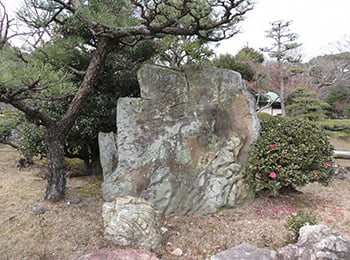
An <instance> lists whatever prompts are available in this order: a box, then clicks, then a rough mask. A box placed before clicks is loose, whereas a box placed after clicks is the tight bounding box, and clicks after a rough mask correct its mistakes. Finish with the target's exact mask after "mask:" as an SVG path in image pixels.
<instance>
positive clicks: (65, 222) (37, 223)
mask: <svg viewBox="0 0 350 260" xmlns="http://www.w3.org/2000/svg"><path fill="white" fill-rule="evenodd" d="M335 146H336V148H337V149H339V150H350V144H349V143H347V144H346V143H343V142H340V143H339V144H335ZM340 146H342V147H340ZM18 159H19V155H18V154H17V153H16V152H15V151H14V150H13V149H12V148H10V147H7V146H1V145H0V259H11V260H12V259H15V260H17V259H18V260H19V259H21V260H22V259H23V260H24V259H55V260H60V259H62V260H63V259H64V260H66V259H75V258H77V257H78V256H81V255H83V254H86V253H89V252H91V251H96V250H99V249H102V250H103V249H106V250H113V249H116V247H115V246H113V245H111V244H110V243H108V242H107V241H105V240H104V239H103V222H102V216H101V209H102V204H103V201H102V199H101V194H100V184H101V180H100V179H99V178H97V177H91V176H90V177H80V178H72V179H68V180H67V200H66V201H65V202H60V203H55V204H52V203H48V202H45V201H44V200H43V194H44V192H45V187H46V181H45V180H43V179H42V177H41V176H42V174H43V171H44V168H42V167H39V166H35V167H33V168H31V169H26V170H19V169H16V168H15V162H16V160H18ZM344 163H346V164H347V163H349V161H346V162H344ZM348 166H350V163H349V165H348ZM33 208H34V211H35V209H38V208H39V209H45V213H44V214H35V213H34V211H33ZM299 209H303V210H308V211H312V212H313V213H314V214H315V215H316V217H317V219H318V221H319V223H321V224H325V225H327V226H329V227H332V228H335V229H337V230H338V231H340V232H341V233H342V234H343V235H344V236H346V237H347V238H350V181H348V180H334V181H333V182H332V183H331V184H330V185H329V186H322V185H319V184H309V185H307V186H305V187H303V188H301V189H300V191H299V192H297V193H292V194H284V195H281V196H279V197H277V198H271V197H269V196H268V195H267V194H257V197H256V199H255V201H254V202H253V203H252V204H251V205H249V206H247V207H244V208H239V209H224V210H222V211H220V212H218V213H216V214H211V215H208V216H182V217H176V216H172V217H168V218H167V219H166V220H165V225H166V226H167V228H168V229H169V234H168V236H167V237H166V238H165V241H164V243H165V244H166V245H167V246H166V247H165V249H164V250H162V251H160V252H157V253H158V256H159V257H160V258H161V259H206V258H207V257H208V256H210V255H213V254H215V253H217V252H219V251H222V250H225V249H227V248H230V247H233V246H235V245H238V244H240V243H243V242H248V243H251V244H254V245H257V246H259V247H270V248H279V247H281V246H284V245H286V244H288V243H291V242H292V239H293V235H292V233H290V232H289V231H288V230H287V228H286V227H285V223H286V221H287V219H288V217H289V216H290V215H291V214H292V213H293V212H295V211H297V210H299ZM176 248H180V249H181V250H182V255H181V256H175V255H173V254H171V252H172V251H173V250H174V249H176Z"/></svg>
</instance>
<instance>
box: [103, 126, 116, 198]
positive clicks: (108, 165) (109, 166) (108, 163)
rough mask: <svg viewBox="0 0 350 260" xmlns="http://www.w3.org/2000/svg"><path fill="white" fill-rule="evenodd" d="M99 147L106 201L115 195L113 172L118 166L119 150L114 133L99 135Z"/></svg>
mask: <svg viewBox="0 0 350 260" xmlns="http://www.w3.org/2000/svg"><path fill="white" fill-rule="evenodd" d="M98 145H99V150H100V162H101V167H102V173H103V183H102V190H103V193H102V195H103V197H104V199H108V198H111V197H112V196H113V194H114V191H113V188H114V185H113V181H115V180H114V176H113V174H112V173H113V172H114V171H115V170H116V169H117V166H118V150H117V146H116V140H115V138H114V133H113V132H110V133H102V132H100V133H98Z"/></svg>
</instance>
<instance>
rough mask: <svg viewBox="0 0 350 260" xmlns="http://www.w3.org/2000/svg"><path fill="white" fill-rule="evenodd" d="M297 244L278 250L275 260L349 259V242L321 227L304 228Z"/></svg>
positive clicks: (334, 232) (333, 231) (332, 230)
mask: <svg viewBox="0 0 350 260" xmlns="http://www.w3.org/2000/svg"><path fill="white" fill-rule="evenodd" d="M299 234H300V235H299V239H298V243H296V244H294V245H288V246H285V247H283V248H281V249H280V250H278V254H277V259H280V260H288V259H296V260H303V259H320V260H326V259H327V260H328V259H350V240H348V239H345V238H344V237H343V236H341V234H340V233H339V232H337V231H336V230H334V229H331V228H328V227H326V226H323V225H314V226H304V227H302V228H301V229H300V232H299Z"/></svg>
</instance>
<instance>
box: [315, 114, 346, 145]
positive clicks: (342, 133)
mask: <svg viewBox="0 0 350 260" xmlns="http://www.w3.org/2000/svg"><path fill="white" fill-rule="evenodd" d="M317 125H318V126H319V127H321V128H323V129H325V130H326V132H327V133H328V134H329V136H331V137H333V138H341V139H344V140H350V119H328V120H322V121H317Z"/></svg>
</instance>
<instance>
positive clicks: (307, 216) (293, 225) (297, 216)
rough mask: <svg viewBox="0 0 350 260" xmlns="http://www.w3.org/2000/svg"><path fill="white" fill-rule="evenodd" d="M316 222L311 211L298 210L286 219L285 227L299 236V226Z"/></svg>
mask: <svg viewBox="0 0 350 260" xmlns="http://www.w3.org/2000/svg"><path fill="white" fill-rule="evenodd" d="M317 223H318V221H317V218H316V216H315V215H314V214H313V213H312V212H311V211H302V210H298V211H297V212H295V213H293V214H292V215H291V216H290V217H289V218H288V220H287V224H286V226H287V228H288V230H290V231H293V232H294V233H295V234H297V237H298V236H299V231H300V228H302V227H303V226H305V225H316V224H317Z"/></svg>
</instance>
